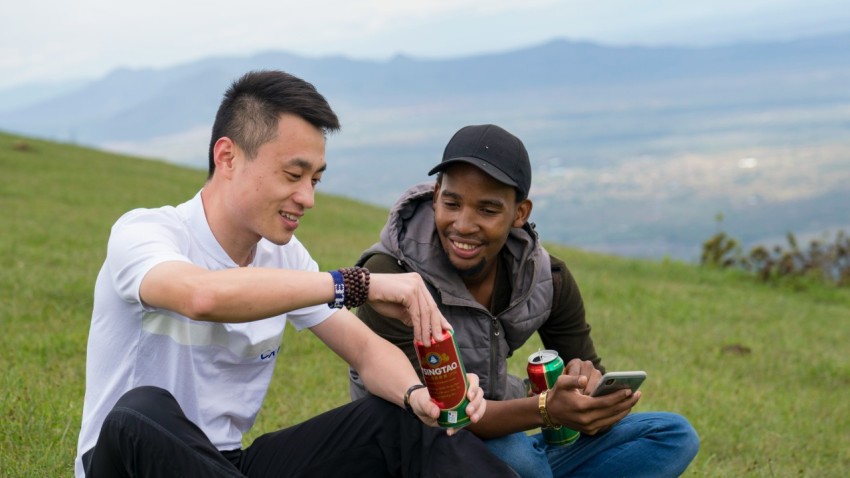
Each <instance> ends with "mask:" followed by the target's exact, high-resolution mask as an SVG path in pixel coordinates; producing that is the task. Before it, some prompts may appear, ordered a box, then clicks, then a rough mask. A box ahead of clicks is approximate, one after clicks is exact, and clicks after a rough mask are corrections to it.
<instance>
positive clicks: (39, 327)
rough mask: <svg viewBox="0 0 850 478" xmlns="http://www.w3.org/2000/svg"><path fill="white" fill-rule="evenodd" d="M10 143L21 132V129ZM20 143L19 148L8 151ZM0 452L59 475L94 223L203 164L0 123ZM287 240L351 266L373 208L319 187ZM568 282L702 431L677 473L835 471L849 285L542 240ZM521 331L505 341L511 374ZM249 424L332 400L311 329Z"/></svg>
mask: <svg viewBox="0 0 850 478" xmlns="http://www.w3.org/2000/svg"><path fill="white" fill-rule="evenodd" d="M21 141H23V142H21ZM23 145H27V147H26V148H24V146H23ZM0 168H2V171H4V178H3V181H2V182H0V209H2V211H3V213H2V215H0V231H2V233H0V324H2V326H3V333H2V334H0V369H2V370H3V371H4V373H3V374H2V378H0V390H2V391H3V393H2V394H0V416H3V418H4V423H3V432H2V434H0V464H2V465H1V467H2V469H3V475H4V476H8V477H25V476H26V477H31V476H68V475H70V474H71V470H72V462H73V457H74V453H75V446H76V436H77V432H78V430H79V420H80V413H81V410H82V401H83V393H84V375H85V349H86V337H87V331H88V323H89V314H90V312H91V305H92V304H91V301H92V287H93V283H94V278H95V276H96V274H97V271H98V269H99V267H100V265H101V262H102V260H103V256H104V249H105V244H106V238H107V236H108V233H109V228H110V226H111V224H112V223H113V222H114V220H115V219H117V217H118V216H119V215H120V214H121V213H123V212H124V211H126V210H128V209H131V208H135V207H153V206H159V205H162V204H177V203H179V202H181V201H183V200H185V199H186V198H188V197H189V196H191V195H192V194H194V193H195V192H196V191H197V190H198V188H200V187H201V185H202V184H203V181H204V177H205V175H204V173H203V172H199V171H197V170H190V169H183V168H179V167H176V166H173V165H169V164H166V163H161V162H155V161H146V160H139V159H137V158H130V157H125V156H117V155H112V154H106V153H103V152H99V151H94V150H89V149H84V148H80V147H76V146H72V145H66V144H56V143H48V142H43V141H36V140H31V139H23V140H21V139H19V138H15V137H12V136H9V135H5V134H0ZM317 204H318V207H317V209H315V210H313V211H311V212H310V213H308V215H307V217H306V218H305V223H304V225H303V227H302V229H300V230H299V234H298V235H299V237H300V238H301V240H302V241H303V242H304V243H305V244H306V245H307V246H308V248H310V249H311V251H313V253H314V256H315V258H316V259H317V260H318V262H319V264H320V267H321V268H322V269H329V268H336V267H340V266H343V265H347V264H351V262H353V260H354V259H355V258H356V257H357V255H358V254H359V252H360V250H361V249H362V248H364V247H366V246H368V245H369V244H371V242H372V241H374V240H375V238H376V237H377V234H378V231H379V230H380V227H381V225H382V224H383V221H384V218H385V215H386V210H383V209H380V208H374V207H369V206H365V205H363V204H361V203H357V202H354V201H349V200H344V199H340V198H337V197H333V196H327V195H320V196H319V198H318V199H317ZM551 250H552V251H553V252H554V253H555V254H557V255H559V256H560V257H562V258H564V259H565V260H566V261H567V263H568V264H569V266H570V267H571V269H572V271H573V273H574V274H575V276H576V277H577V278H578V281H579V284H580V285H581V288H582V292H583V295H584V298H585V305H586V308H587V311H588V318H589V321H590V323H591V324H592V326H593V327H594V338H595V342H596V346H597V350H598V351H599V353H600V354H601V355H602V357H603V359H604V363H605V364H606V366H607V367H608V368H609V369H611V370H617V369H619V370H626V369H644V370H646V371H647V372H648V375H649V379H648V381H647V382H646V384H645V385H644V386H643V387H642V390H643V393H644V396H643V398H642V399H641V402H640V403H639V405H638V411H642V410H669V411H675V412H679V413H682V414H684V415H686V416H687V417H688V418H689V419H690V420H691V421H692V423H693V424H694V426H695V427H696V428H697V430H698V432H699V433H700V436H701V438H702V448H701V451H700V454H699V456H698V457H697V460H696V461H695V462H694V464H693V465H692V466H691V468H690V469H689V470H688V472H687V476H776V475H800V476H841V475H842V473H843V472H844V471H845V470H847V469H848V468H850V436H848V435H847V433H846V429H847V425H848V422H847V417H848V416H850V404H848V402H847V401H846V400H843V399H842V398H841V397H843V395H844V394H845V393H846V392H848V391H850V358H848V355H847V353H846V344H847V343H850V327H848V323H847V321H848V317H850V314H848V310H850V291H847V290H836V289H830V288H811V289H802V290H791V289H776V288H771V287H766V286H763V285H761V284H757V283H755V282H753V281H751V280H750V279H748V278H746V277H743V276H740V275H737V274H733V273H728V272H722V271H713V270H705V269H701V268H698V267H694V266H690V265H686V264H682V263H677V262H671V261H663V262H649V261H640V260H624V259H619V258H614V257H608V256H604V255H599V254H593V253H587V252H582V251H579V250H575V249H570V248H564V247H561V246H556V245H552V246H551ZM537 347H539V341H537V340H536V339H535V340H532V341H530V342H529V343H528V344H526V346H525V347H523V348H522V349H521V350H519V351H517V352H516V353H515V354H514V358H513V359H512V360H513V361H512V363H511V368H512V369H513V371H514V372H515V373H518V374H522V373H524V372H523V370H524V366H525V363H524V361H525V359H526V357H528V354H529V353H531V352H532V351H534V350H536V349H537ZM276 375H277V376H276V378H275V380H274V381H273V386H272V389H271V391H270V393H269V396H268V398H267V400H266V403H265V405H264V408H263V410H262V412H261V414H260V417H259V419H258V422H257V424H256V426H255V429H254V430H253V431H252V432H251V433H250V434H249V436H248V437H246V443H247V442H249V441H250V440H251V439H252V438H254V437H255V436H256V435H257V434H258V433H260V432H263V431H270V430H273V429H276V428H278V427H282V426H287V425H290V424H293V423H296V422H298V421H301V420H304V419H305V418H307V417H309V416H312V415H314V414H316V413H318V412H320V411H322V410H326V409H328V408H330V407H333V406H336V405H339V404H342V403H344V402H345V401H346V400H348V386H347V373H346V368H345V366H344V364H343V363H341V362H340V361H339V359H337V358H336V357H334V356H332V355H331V354H330V353H329V352H328V351H327V350H326V349H325V348H323V347H322V346H321V344H320V343H318V341H317V340H316V339H315V337H314V336H312V335H311V334H310V333H294V331H288V332H287V338H286V340H285V342H284V347H283V352H282V354H281V358H280V362H279V368H278V371H277V372H276Z"/></svg>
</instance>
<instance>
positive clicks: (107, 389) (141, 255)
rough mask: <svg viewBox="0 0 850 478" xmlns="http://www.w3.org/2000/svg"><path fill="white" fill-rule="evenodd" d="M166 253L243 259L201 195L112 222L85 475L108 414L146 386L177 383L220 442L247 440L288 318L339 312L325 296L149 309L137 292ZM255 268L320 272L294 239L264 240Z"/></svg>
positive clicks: (84, 439) (83, 438)
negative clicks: (237, 316)
mask: <svg viewBox="0 0 850 478" xmlns="http://www.w3.org/2000/svg"><path fill="white" fill-rule="evenodd" d="M166 261H184V262H189V263H192V264H196V265H198V266H200V267H204V268H206V269H209V270H219V269H228V268H234V267H238V266H237V264H236V263H234V262H233V260H231V259H230V257H229V256H228V255H227V253H225V251H224V249H222V248H221V246H220V245H219V243H218V242H217V241H216V239H215V237H214V236H213V234H212V231H211V230H210V228H209V224H207V221H206V216H205V214H204V209H203V203H202V201H201V195H200V193H198V194H197V195H195V197H194V198H192V199H191V200H189V201H187V202H185V203H183V204H181V205H179V206H177V207H176V208H175V207H171V206H167V207H162V208H159V209H136V210H133V211H130V212H128V213H126V214H124V215H123V216H122V217H121V218H120V219H119V220H118V221H117V222H116V223H115V225H114V226H113V227H112V233H111V235H110V237H109V245H108V248H107V255H106V260H105V261H104V264H103V267H102V268H101V270H100V273H99V274H98V277H97V282H96V283H95V290H94V310H93V312H92V321H91V329H90V331H89V339H88V352H87V359H86V396H85V403H84V405H83V419H82V427H81V430H80V437H79V441H78V444H77V459H76V461H75V470H76V475H77V477H80V478H82V477H83V476H84V473H83V470H82V462H81V458H80V457H81V456H82V454H83V453H85V452H86V451H88V450H89V449H91V448H92V447H93V446H94V445H95V443H96V442H97V436H98V434H99V433H100V427H101V425H102V423H103V420H104V418H105V416H106V414H107V413H109V411H110V410H111V409H112V407H113V406H114V404H115V402H116V401H117V400H118V398H120V397H121V395H123V394H124V393H125V392H127V391H128V390H130V389H132V388H135V387H139V386H142V385H156V386H158V387H162V388H164V389H166V390H168V391H170V392H171V393H172V394H173V395H174V396H175V398H176V399H177V402H178V403H179V404H180V406H181V407H182V409H183V411H184V412H185V413H186V416H187V417H188V418H189V419H190V420H191V421H193V422H194V423H195V424H197V425H198V426H199V427H200V428H201V429H202V430H203V431H204V433H206V435H207V436H208V437H209V439H210V440H211V441H212V443H213V444H214V445H215V446H216V447H217V448H218V449H220V450H231V449H236V448H240V447H241V446H242V434H243V433H245V432H246V431H247V430H248V429H249V428H251V426H252V425H253V424H254V420H255V419H256V417H257V413H258V412H259V410H260V406H261V405H262V402H263V399H264V398H265V395H266V391H267V390H268V387H269V382H270V380H271V377H272V372H273V371H274V364H275V362H276V358H277V356H278V354H279V353H280V347H281V343H282V340H283V330H284V325H285V324H286V321H287V320H288V321H290V322H291V323H292V324H293V325H294V326H295V327H296V329H298V330H301V329H303V328H306V327H312V326H314V325H316V324H319V323H321V322H322V321H323V320H325V319H326V318H328V317H329V316H330V315H331V314H332V313H333V312H335V310H334V309H330V308H328V307H327V306H326V305H323V304H322V305H318V306H314V307H308V308H304V309H300V310H297V311H293V312H290V313H288V314H284V315H280V316H276V317H270V318H268V319H264V320H259V321H255V322H248V323H242V324H222V323H215V322H200V321H195V320H191V319H189V318H187V317H184V316H182V315H179V314H177V313H175V312H171V311H168V310H163V309H154V308H150V307H147V306H145V305H143V304H142V303H141V301H140V299H139V286H140V285H141V282H142V278H144V276H145V274H146V273H147V272H148V271H150V270H151V268H153V267H154V266H155V265H157V264H160V263H162V262H166ZM251 266H252V267H275V268H283V269H298V270H309V271H317V270H318V265H317V264H316V262H315V261H314V260H313V259H312V258H311V257H310V254H309V253H308V252H307V250H306V249H305V248H304V246H303V245H302V244H301V243H300V242H299V241H298V240H297V239H296V238H295V237H293V238H292V240H291V241H290V242H289V243H288V244H286V245H284V246H277V245H275V244H272V243H271V242H268V241H266V240H261V241H260V242H259V244H258V245H257V251H256V254H255V256H254V260H253V262H252V263H251Z"/></svg>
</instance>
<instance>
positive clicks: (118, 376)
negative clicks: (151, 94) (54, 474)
mask: <svg viewBox="0 0 850 478" xmlns="http://www.w3.org/2000/svg"><path fill="white" fill-rule="evenodd" d="M338 128H339V123H338V120H337V117H336V115H335V113H334V112H333V111H332V110H331V108H330V106H329V105H328V104H327V102H326V101H325V99H324V97H322V96H321V95H320V94H319V93H318V92H317V91H316V90H315V88H313V86H312V85H310V84H309V83H307V82H305V81H303V80H301V79H299V78H296V77H293V76H291V75H288V74H286V73H283V72H279V71H258V72H251V73H248V74H246V75H244V76H243V77H242V78H240V79H239V80H237V81H236V82H234V83H233V84H232V85H231V87H230V88H229V89H228V91H227V92H226V94H225V96H224V99H223V101H222V103H221V106H220V107H219V110H218V114H217V116H216V120H215V124H214V126H213V131H212V139H211V143H210V152H209V160H210V173H209V177H208V180H207V182H206V184H205V185H204V187H203V188H202V189H201V191H200V192H199V193H198V194H197V195H195V197H193V198H192V199H190V200H189V201H187V202H185V203H183V204H181V205H179V206H177V207H170V206H168V207H162V208H159V209H137V210H134V211H130V212H128V213H126V214H125V215H124V216H122V217H121V218H120V219H119V220H118V221H117V222H116V223H115V225H114V226H113V228H112V233H111V235H110V238H109V244H108V249H107V257H106V260H105V262H104V264H103V267H102V268H101V271H100V274H99V275H98V278H97V282H96V285H95V300H94V310H93V313H92V323H91V330H90V334H89V342H88V355H87V363H86V396H85V404H84V407H83V419H82V428H81V430H80V437H79V442H78V450H77V459H76V462H75V469H76V475H77V477H78V478H82V477H88V478H92V477H95V478H97V477H103V476H109V477H112V476H133V477H136V476H146V477H147V476H149V477H170V476H173V477H192V476H198V477H217V476H251V477H253V476H262V477H264V476H369V477H373V476H436V475H439V476H469V475H470V474H472V473H476V474H479V475H482V476H502V475H504V476H511V475H512V472H511V471H510V469H509V468H507V467H506V466H505V465H504V464H503V463H501V461H500V460H498V459H495V457H494V456H493V455H491V454H489V452H488V451H487V449H486V447H485V446H484V445H483V443H482V442H481V441H480V440H478V439H477V438H476V437H475V436H473V435H472V434H471V433H469V432H466V431H465V430H461V431H458V432H457V433H454V431H450V432H449V433H447V432H445V431H443V430H441V429H439V428H436V427H435V425H436V417H437V416H438V414H439V410H438V408H437V406H436V405H435V404H434V403H433V402H432V401H431V400H430V397H429V394H428V390H427V389H426V388H424V387H423V386H422V385H421V382H420V378H419V377H418V375H417V374H416V372H415V371H414V369H413V368H412V367H411V366H410V363H409V362H408V361H407V360H406V358H405V356H404V355H403V354H402V352H401V351H400V350H399V349H398V348H396V347H395V346H394V345H392V344H390V343H389V342H386V341H385V340H383V339H381V338H380V337H378V336H377V335H375V334H374V333H372V332H371V331H370V330H369V328H368V327H366V326H365V325H364V324H363V323H362V322H361V321H360V320H357V318H356V317H355V316H354V315H352V314H351V313H350V312H349V310H348V308H349V307H356V306H358V305H362V304H363V303H364V302H368V303H369V304H370V305H371V306H372V307H374V308H376V309H378V310H381V311H382V313H384V314H386V315H391V316H395V317H399V318H401V319H402V320H403V321H404V322H406V323H408V324H410V325H413V327H414V328H415V330H416V337H417V338H420V339H421V340H423V341H424V342H425V343H429V342H430V336H431V331H432V330H434V331H439V332H441V331H442V330H443V329H446V328H449V324H448V322H447V321H446V319H445V318H444V317H443V316H442V315H441V314H440V313H439V310H438V309H437V306H436V304H435V303H434V301H433V300H432V298H431V295H430V294H429V293H428V291H427V289H426V288H425V285H424V282H423V281H422V279H421V278H420V277H419V276H418V275H416V274H406V275H395V274H394V275H383V274H374V275H370V274H369V273H368V271H367V270H365V269H359V268H346V269H341V270H339V271H332V272H330V273H328V272H319V270H318V266H317V264H316V262H315V261H314V260H313V259H312V258H311V257H310V255H309V253H308V252H307V250H306V249H305V248H304V246H303V245H302V244H301V243H300V242H299V241H298V239H296V238H295V236H294V232H295V230H296V229H297V228H298V225H299V223H300V221H301V219H302V217H303V216H304V214H305V213H306V212H307V210H309V209H310V208H312V207H313V204H314V192H315V187H316V184H317V183H318V182H319V181H320V179H321V177H322V175H323V174H324V171H325V167H326V162H325V135H326V133H327V132H331V131H335V130H337V129H338ZM329 233H332V232H330V231H329ZM287 321H289V322H291V323H292V324H293V325H294V326H295V327H296V328H297V329H304V328H308V329H309V330H311V331H312V332H313V333H315V334H316V335H317V336H318V337H319V339H321V340H322V341H323V342H324V343H325V344H327V345H328V346H329V347H330V348H331V349H332V350H333V351H334V352H336V353H337V354H338V355H339V356H340V357H342V358H343V359H344V360H345V361H346V362H348V363H349V364H350V365H351V367H352V368H353V369H355V370H357V371H358V372H359V374H360V376H361V377H362V378H363V380H364V382H367V383H368V387H369V390H371V391H373V393H375V395H377V396H378V397H380V398H375V397H372V398H368V399H364V400H359V401H357V402H353V403H351V404H348V405H345V406H343V407H340V408H338V409H335V410H332V411H329V412H326V413H323V414H321V415H319V416H317V417H314V418H313V419H310V420H308V421H306V422H304V423H301V424H299V425H296V426H293V427H290V428H286V429H283V430H279V431H275V432H272V433H268V434H265V435H262V436H261V437H259V438H258V439H257V440H255V441H254V442H253V443H252V444H251V445H250V446H248V447H245V448H242V435H243V433H245V432H246V431H247V430H248V429H250V428H251V426H252V425H253V423H254V420H255V418H256V416H257V413H258V411H259V409H260V406H261V405H262V402H263V399H264V397H265V394H266V392H267V390H268V386H269V382H270V380H271V377H272V371H273V369H274V364H275V362H276V360H277V358H278V356H279V352H280V348H281V343H282V340H283V331H284V326H285V324H286V322H287ZM433 335H434V336H435V338H437V337H440V336H442V334H441V333H437V332H435V333H434V334H433ZM469 379H470V384H471V386H470V391H469V399H470V402H471V403H470V406H469V408H468V409H467V412H468V413H469V415H470V416H471V418H472V421H473V422H476V421H478V420H479V419H480V418H481V415H482V414H483V413H484V411H485V408H486V402H485V401H484V399H483V393H482V391H481V389H480V388H479V387H478V379H477V377H476V376H474V375H470V377H469ZM452 435H453V436H452Z"/></svg>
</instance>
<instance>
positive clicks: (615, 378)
mask: <svg viewBox="0 0 850 478" xmlns="http://www.w3.org/2000/svg"><path fill="white" fill-rule="evenodd" d="M644 380H646V372H644V371H642V370H636V371H630V372H608V373H606V374H605V375H603V376H602V379H601V380H600V381H599V385H597V386H596V389H595V390H594V391H593V393H591V394H590V396H591V397H601V396H603V395H608V394H609V393H613V392H616V391H617V390H622V389H624V388H629V389H631V390H632V392H636V391H637V389H638V387H640V384H642V383H643V381H644Z"/></svg>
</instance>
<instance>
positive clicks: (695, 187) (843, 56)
mask: <svg viewBox="0 0 850 478" xmlns="http://www.w3.org/2000/svg"><path fill="white" fill-rule="evenodd" d="M272 68H273V69H281V70H285V71H288V72H290V73H293V74H295V75H297V76H300V77H302V78H304V79H306V80H308V81H310V82H311V83H313V84H314V85H316V87H317V88H318V89H319V91H321V92H322V93H323V94H324V95H325V96H326V97H327V98H328V100H329V102H330V103H331V105H332V106H333V107H334V109H335V110H336V111H337V113H338V114H339V116H340V119H341V122H342V125H343V129H342V131H341V132H340V133H337V134H336V135H334V136H332V137H331V138H329V142H328V164H329V169H328V172H327V174H325V177H324V178H323V182H322V184H321V186H320V188H321V189H322V190H323V191H325V192H330V193H334V194H340V195H345V196H350V197H353V198H356V199H360V200H363V201H365V202H368V203H373V204H377V205H383V206H389V205H391V204H392V202H393V201H394V199H395V198H396V197H397V196H398V195H399V194H400V193H401V191H403V190H404V188H405V187H406V186H408V185H410V184H414V183H416V182H421V181H428V180H431V178H428V177H427V176H426V174H425V173H426V172H427V170H428V169H430V167H431V166H432V165H433V164H436V162H438V161H439V159H440V157H441V154H442V149H443V147H444V145H445V143H446V142H447V141H448V139H449V138H450V137H451V135H452V134H453V133H454V132H455V131H456V130H457V129H459V128H460V127H462V126H464V125H466V124H479V123H496V124H499V125H501V126H503V127H505V128H506V129H508V130H509V131H512V132H513V133H515V134H516V135H517V136H519V137H520V138H521V139H522V140H523V141H524V142H525V144H526V146H527V148H528V150H529V153H530V155H531V157H532V162H533V167H534V185H533V188H532V192H531V197H532V199H533V200H534V203H535V206H534V211H533V213H532V220H533V221H534V222H535V223H536V224H537V230H538V232H540V235H541V237H542V238H543V239H544V240H545V241H553V242H558V243H562V244H568V245H573V246H577V247H582V248H586V249H591V250H598V251H605V252H610V253H614V254H622V255H628V256H638V257H653V258H660V257H665V256H668V257H673V258H677V259H683V260H695V259H696V258H698V255H699V250H700V245H701V242H702V241H703V240H705V239H707V238H708V237H709V236H710V235H712V234H714V233H715V232H717V231H718V229H719V228H720V229H723V230H726V231H727V232H728V233H729V234H730V235H732V236H734V237H738V238H740V239H741V241H742V242H743V243H744V244H745V245H754V244H757V243H764V242H771V241H774V242H775V241H777V240H781V238H782V237H783V236H784V235H785V234H786V233H787V232H789V231H790V232H795V233H797V234H799V235H802V236H804V237H808V236H812V237H813V236H822V235H825V234H830V233H831V231H835V230H838V229H841V228H844V227H848V226H850V217H848V212H847V211H848V208H847V206H846V205H847V204H850V188H848V187H847V185H848V184H850V134H848V133H850V88H848V84H850V34H844V35H831V36H822V37H811V38H804V39H799V40H794V41H785V42H774V43H749V44H734V45H726V46H718V47H710V48H680V47H672V46H671V47H641V46H630V47H629V46H621V47H614V46H606V45H599V44H592V43H583V42H573V41H568V40H563V39H557V40H553V41H551V42H548V43H545V44H541V45H537V46H532V47H528V48H523V49H518V50H514V51H508V52H503V53H493V54H486V55H478V56H469V57H461V58H452V59H424V58H413V57H407V56H397V57H394V58H392V59H389V60H386V61H371V60H369V61H367V60H355V59H350V58H345V57H338V56H336V57H321V58H309V57H302V56H297V55H293V54H290V53H287V52H284V51H271V52H266V53H262V54H257V55H253V56H245V57H217V58H207V59H203V60H199V61H195V62H191V63H186V64H182V65H178V66H174V67H170V68H163V69H156V70H154V69H147V70H145V69H139V70H130V69H121V70H116V71H113V72H112V73H110V74H108V75H106V76H105V77H103V78H100V79H95V80H90V81H84V82H78V83H75V84H73V85H58V86H57V87H61V89H58V90H56V94H53V95H50V94H49V91H48V90H42V91H41V92H40V93H39V94H38V95H35V94H33V96H32V99H31V100H25V98H24V97H23V96H22V95H18V96H17V97H18V100H17V101H15V102H11V101H9V102H7V104H6V105H4V104H2V103H0V129H3V130H6V131H9V132H13V133H20V134H25V135H32V136H37V137H41V138H46V139H53V140H59V141H70V142H74V143H79V144H84V145H87V146H94V147H98V148H102V149H107V150H112V151H120V152H127V153H132V154H134V155H141V156H144V157H151V158H161V159H165V160H167V161H171V162H175V163H180V164H184V165H189V166H191V167H197V168H206V154H207V148H208V143H209V129H210V126H211V124H212V120H213V118H214V115H215V110H216V108H217V106H218V103H219V101H220V99H221V96H222V93H223V92H224V90H225V89H226V87H227V86H228V84H229V83H230V82H231V81H233V80H234V79H235V78H237V77H238V76H239V75H241V74H243V73H244V72H246V71H248V70H253V69H272ZM4 94H5V96H4ZM12 94H14V92H12V91H6V92H4V91H0V100H2V98H4V97H5V98H10V97H11V95H12ZM36 99H38V101H36ZM720 217H722V218H723V220H722V222H719V221H718V218H720Z"/></svg>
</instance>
